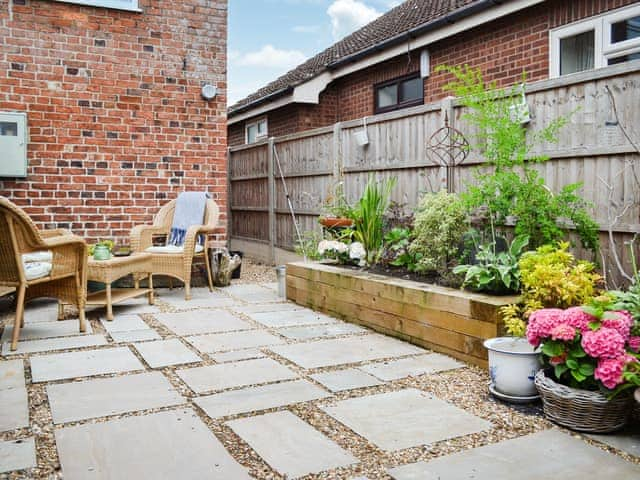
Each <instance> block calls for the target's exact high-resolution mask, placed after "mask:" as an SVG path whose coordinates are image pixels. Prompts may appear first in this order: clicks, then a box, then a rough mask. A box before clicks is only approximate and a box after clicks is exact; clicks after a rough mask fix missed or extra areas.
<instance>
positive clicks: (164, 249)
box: [145, 245, 204, 254]
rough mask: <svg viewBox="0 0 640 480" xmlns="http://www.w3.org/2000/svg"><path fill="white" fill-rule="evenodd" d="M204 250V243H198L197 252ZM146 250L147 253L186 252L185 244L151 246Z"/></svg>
mask: <svg viewBox="0 0 640 480" xmlns="http://www.w3.org/2000/svg"><path fill="white" fill-rule="evenodd" d="M203 250H204V247H203V246H202V245H196V252H195V253H200V252H202V251H203ZM145 252H147V253H169V254H171V253H173V254H176V253H182V252H184V246H183V245H181V246H179V247H178V246H176V245H164V246H161V247H149V248H147V249H146V250H145Z"/></svg>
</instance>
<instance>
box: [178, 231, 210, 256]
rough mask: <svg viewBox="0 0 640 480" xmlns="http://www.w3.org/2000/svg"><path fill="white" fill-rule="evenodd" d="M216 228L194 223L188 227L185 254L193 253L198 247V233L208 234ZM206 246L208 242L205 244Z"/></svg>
mask: <svg viewBox="0 0 640 480" xmlns="http://www.w3.org/2000/svg"><path fill="white" fill-rule="evenodd" d="M213 230H215V229H214V228H212V227H210V226H207V225H192V226H190V227H189V228H188V229H187V234H186V235H185V238H184V252H185V254H189V255H193V253H194V252H195V249H196V243H197V241H198V235H200V234H201V233H202V234H205V235H206V234H208V233H210V232H212V231H213ZM205 246H206V244H205Z"/></svg>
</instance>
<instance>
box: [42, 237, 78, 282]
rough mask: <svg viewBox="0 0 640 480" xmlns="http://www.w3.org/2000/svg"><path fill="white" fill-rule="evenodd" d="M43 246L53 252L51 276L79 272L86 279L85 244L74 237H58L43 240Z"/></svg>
mask: <svg viewBox="0 0 640 480" xmlns="http://www.w3.org/2000/svg"><path fill="white" fill-rule="evenodd" d="M44 246H45V247H46V248H47V249H48V250H51V251H52V252H53V265H52V269H51V276H52V277H56V276H58V275H63V274H67V273H71V272H77V271H79V272H80V273H81V277H82V278H86V264H87V255H88V249H87V243H86V242H85V241H84V239H83V238H81V237H78V236H76V235H60V236H57V237H52V238H45V239H44Z"/></svg>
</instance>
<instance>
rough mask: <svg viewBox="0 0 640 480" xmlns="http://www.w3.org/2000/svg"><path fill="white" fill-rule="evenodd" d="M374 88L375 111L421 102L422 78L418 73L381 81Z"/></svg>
mask: <svg viewBox="0 0 640 480" xmlns="http://www.w3.org/2000/svg"><path fill="white" fill-rule="evenodd" d="M374 88H375V112H376V113H382V112H389V111H391V110H397V109H399V108H405V107H412V106H414V105H421V104H422V103H423V99H424V89H423V83H422V78H420V75H419V74H418V73H415V74H412V75H410V76H406V77H401V78H397V79H395V80H391V81H390V82H384V83H381V84H379V85H376V86H375V87H374Z"/></svg>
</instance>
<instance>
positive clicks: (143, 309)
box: [86, 295, 160, 318]
mask: <svg viewBox="0 0 640 480" xmlns="http://www.w3.org/2000/svg"><path fill="white" fill-rule="evenodd" d="M86 311H87V312H91V314H92V315H95V314H96V313H98V314H99V315H100V316H102V317H103V318H106V315H107V311H106V308H105V307H104V306H98V305H93V306H88V307H87V308H86ZM159 311H160V309H159V308H158V307H157V305H149V299H148V298H147V296H146V295H145V296H143V297H136V298H128V299H127V300H123V301H122V302H118V303H116V304H115V305H113V314H114V316H119V315H138V314H141V313H156V312H159Z"/></svg>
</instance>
